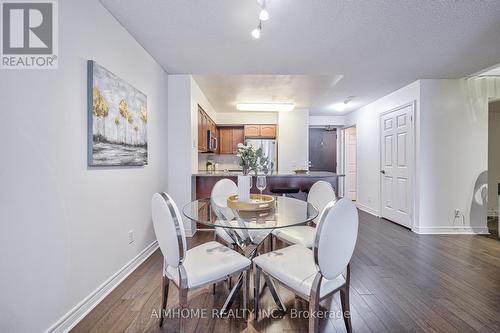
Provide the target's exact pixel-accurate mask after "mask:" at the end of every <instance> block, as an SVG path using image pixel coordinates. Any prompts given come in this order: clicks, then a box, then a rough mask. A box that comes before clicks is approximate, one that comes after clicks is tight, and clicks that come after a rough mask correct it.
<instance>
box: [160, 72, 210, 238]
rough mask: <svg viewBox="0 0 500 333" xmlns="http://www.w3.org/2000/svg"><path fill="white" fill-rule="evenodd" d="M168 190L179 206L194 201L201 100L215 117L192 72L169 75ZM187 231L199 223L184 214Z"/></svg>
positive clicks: (206, 110)
mask: <svg viewBox="0 0 500 333" xmlns="http://www.w3.org/2000/svg"><path fill="white" fill-rule="evenodd" d="M168 96H169V97H168V168H167V169H168V192H169V194H170V195H171V196H172V198H173V199H174V200H175V202H176V203H177V205H178V206H179V209H182V207H183V206H184V205H185V204H187V203H188V202H190V201H191V199H192V194H193V191H194V187H193V184H192V174H193V173H196V172H197V171H198V104H199V105H200V106H201V107H202V108H203V110H204V111H205V112H206V113H207V114H208V115H209V116H210V117H211V118H212V119H213V120H214V121H215V118H216V115H215V110H214V108H213V107H212V105H211V104H210V102H209V101H208V100H207V98H206V97H205V95H204V94H203V92H202V91H201V89H200V88H199V86H198V84H197V83H196V81H195V80H194V79H193V77H192V76H191V75H169V76H168ZM183 219H184V226H185V228H186V234H187V235H192V234H193V233H194V232H195V231H196V224H195V223H193V222H192V221H190V220H188V219H187V218H184V217H183Z"/></svg>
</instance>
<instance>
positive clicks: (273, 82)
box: [193, 74, 354, 112]
mask: <svg viewBox="0 0 500 333" xmlns="http://www.w3.org/2000/svg"><path fill="white" fill-rule="evenodd" d="M193 77H194V79H195V81H196V82H197V83H198V85H199V87H200V89H201V90H202V91H203V92H204V94H205V96H206V97H207V99H208V100H209V101H210V104H212V106H213V107H214V109H215V110H216V111H217V112H232V111H235V110H236V103H293V104H295V107H296V108H314V107H315V106H316V105H323V104H324V103H329V102H330V101H331V100H332V96H334V95H335V85H336V84H337V83H338V82H339V81H340V80H341V79H342V76H340V75H258V74H253V75H194V76H193ZM352 104H353V105H354V103H352Z"/></svg>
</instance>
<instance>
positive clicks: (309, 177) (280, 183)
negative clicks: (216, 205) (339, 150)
mask: <svg viewBox="0 0 500 333" xmlns="http://www.w3.org/2000/svg"><path fill="white" fill-rule="evenodd" d="M241 174H242V173H241V172H237V171H229V172H224V171H198V173H195V174H193V185H194V187H195V189H196V191H195V193H196V196H195V198H196V199H202V198H208V197H210V192H211V191H212V187H213V186H214V185H215V183H216V182H217V181H219V180H220V179H222V178H229V179H231V180H233V181H234V182H235V183H237V182H238V180H237V179H238V175H241ZM318 180H324V181H326V182H329V183H330V184H332V186H333V188H334V189H335V192H337V186H338V185H337V174H336V173H333V172H326V171H310V172H308V173H291V172H274V173H273V174H270V175H267V187H266V189H265V190H264V191H263V193H266V194H271V189H272V188H274V187H298V188H299V189H300V192H299V193H298V194H294V195H293V196H294V197H296V198H298V199H305V198H306V193H307V192H309V188H310V187H311V186H312V184H314V183H315V182H317V181H318ZM252 181H253V186H252V189H251V192H252V193H259V190H258V189H257V187H256V186H255V181H256V177H255V176H254V177H252ZM193 194H194V193H193Z"/></svg>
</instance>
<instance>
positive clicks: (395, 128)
mask: <svg viewBox="0 0 500 333" xmlns="http://www.w3.org/2000/svg"><path fill="white" fill-rule="evenodd" d="M412 128H413V104H411V105H406V106H403V107H401V108H398V109H395V110H393V111H390V112H388V113H384V114H382V115H381V116H380V139H381V141H380V142H381V150H380V166H381V169H380V175H381V198H380V199H381V206H382V209H381V210H382V217H384V218H386V219H388V220H391V221H393V222H396V223H399V224H401V225H404V226H406V227H408V228H411V227H412V219H411V212H412V204H411V203H412V200H413V183H412V179H411V173H412V165H413V156H414V154H413V129H412Z"/></svg>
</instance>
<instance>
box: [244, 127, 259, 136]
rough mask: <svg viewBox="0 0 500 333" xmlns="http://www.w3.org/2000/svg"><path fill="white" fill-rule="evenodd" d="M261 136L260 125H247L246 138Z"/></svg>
mask: <svg viewBox="0 0 500 333" xmlns="http://www.w3.org/2000/svg"><path fill="white" fill-rule="evenodd" d="M259 136H260V125H245V138H257V137H259Z"/></svg>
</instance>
